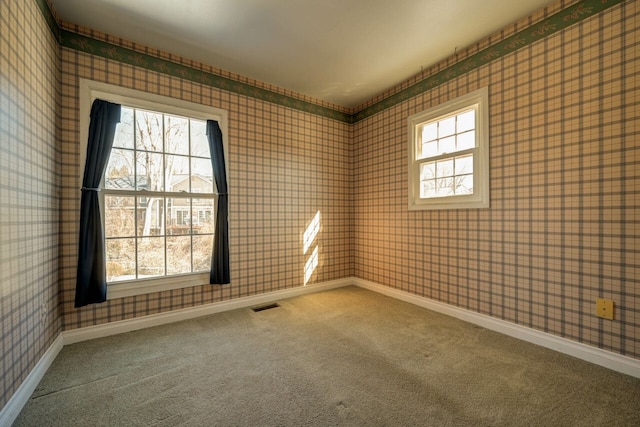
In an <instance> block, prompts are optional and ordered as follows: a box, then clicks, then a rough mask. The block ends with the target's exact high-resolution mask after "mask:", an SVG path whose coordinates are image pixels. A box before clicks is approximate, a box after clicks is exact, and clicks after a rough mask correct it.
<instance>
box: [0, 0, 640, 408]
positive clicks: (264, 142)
mask: <svg viewBox="0 0 640 427" xmlns="http://www.w3.org/2000/svg"><path fill="white" fill-rule="evenodd" d="M43 1H44V0H36V1H9V2H1V3H0V78H1V79H2V80H0V83H1V86H0V103H1V104H0V107H1V108H0V119H1V120H0V154H1V155H0V178H1V179H0V213H1V214H2V215H0V258H1V261H2V267H3V268H2V269H0V291H1V292H2V293H1V294H0V310H1V311H0V318H1V320H2V336H1V341H2V347H1V348H2V350H1V351H0V352H1V354H2V376H1V377H0V407H3V406H4V405H5V404H6V402H7V400H8V399H9V398H10V397H11V395H12V394H13V393H14V392H15V390H16V389H17V388H18V387H19V386H20V384H21V383H22V382H23V381H24V379H25V378H26V376H27V375H28V373H29V372H30V371H31V370H32V369H33V366H34V365H35V363H37V361H38V360H39V359H40V357H41V356H42V354H43V353H44V351H46V349H47V348H48V347H49V346H50V345H51V343H52V342H53V340H54V339H55V338H56V337H57V336H58V335H59V334H60V331H61V330H62V323H63V322H64V328H65V329H74V328H79V327H84V326H90V325H96V324H101V323H105V322H111V321H116V320H121V319H127V318H133V317H137V316H143V315H147V314H152V313H158V312H162V311H168V310H172V309H178V308H186V307H191V306H196V305H200V304H206V303H209V302H213V301H221V300H227V299H232V298H237V297H241V296H246V295H253V294H258V293H261V292H268V291H272V290H278V289H285V288H291V287H296V286H301V285H302V283H303V274H304V266H305V263H306V260H307V259H306V257H308V255H305V254H303V251H302V245H303V242H302V236H303V232H304V230H305V228H306V227H307V225H308V224H309V223H310V221H311V220H312V219H313V217H314V216H315V214H316V213H317V212H318V211H319V212H320V214H321V231H320V234H319V236H318V238H317V243H318V245H319V248H320V265H319V266H318V268H317V270H316V271H315V273H314V275H313V276H312V278H311V281H310V282H311V283H314V282H324V281H328V280H332V279H338V278H344V277H349V276H357V277H359V278H362V279H367V280H371V281H374V282H377V283H380V284H383V285H386V286H389V287H393V288H398V289H402V290H405V291H408V292H411V293H415V294H418V295H423V296H426V297H429V298H433V299H435V300H439V301H444V302H447V303H449V304H453V305H456V306H459V307H463V308H467V309H470V310H473V311H477V312H480V313H485V314H489V315H492V316H495V317H497V318H501V319H505V320H508V321H511V322H514V323H517V324H521V325H525V326H529V327H533V328H535V329H539V330H543V331H547V332H550V333H552V334H556V335H559V336H563V337H566V338H569V339H572V340H576V341H579V342H583V343H587V344H590V345H594V346H598V347H602V348H605V349H607V350H610V351H613V352H616V353H620V354H624V355H628V356H631V357H635V358H639V357H640V347H639V344H638V341H639V339H640V333H639V323H640V315H639V314H638V302H639V294H640V285H639V284H638V280H639V279H638V277H640V275H639V274H638V273H639V271H638V251H639V249H640V246H639V243H638V240H639V237H638V236H639V232H638V231H639V230H638V219H639V218H640V215H639V211H638V209H639V206H638V205H639V204H640V202H638V200H640V197H638V192H639V189H640V185H639V179H640V177H639V175H638V170H640V167H639V164H638V163H639V160H640V159H639V157H638V156H639V155H640V154H638V147H639V144H640V142H639V141H640V137H639V135H638V123H639V122H640V120H639V117H638V83H637V80H638V79H637V73H638V49H637V43H638V3H639V2H637V1H632V0H629V1H626V2H623V3H622V4H620V5H617V6H613V7H611V8H610V9H608V10H606V11H605V12H602V13H600V14H598V15H596V16H594V17H592V18H588V19H587V20H585V21H582V22H581V23H579V24H576V25H573V26H571V27H569V28H568V29H565V30H562V31H560V32H558V33H556V34H554V35H552V36H548V37H546V38H545V39H543V40H541V41H539V42H536V43H534V44H532V45H529V46H526V47H524V48H522V49H520V50H518V51H517V52H515V53H512V54H510V55H508V56H506V57H503V58H500V59H497V60H495V61H494V62H492V63H491V64H489V65H485V66H482V67H481V68H479V69H477V70H475V71H472V72H470V73H468V74H466V75H464V76H462V77H459V78H457V79H456V80H453V81H450V82H448V83H446V84H443V85H442V86H439V87H437V88H435V89H432V90H430V91H428V92H425V93H423V94H421V95H418V96H415V97H414V98H411V99H409V100H407V101H404V102H402V103H400V104H397V105H395V106H392V107H390V108H388V109H386V110H384V111H382V112H380V113H378V114H375V115H373V116H371V117H368V118H366V119H365V120H363V121H360V122H358V123H357V124H355V125H348V124H346V123H343V122H340V121H336V120H331V119H327V118H324V117H321V116H319V115H314V114H310V113H305V112H301V111H298V110H295V109H290V108H286V107H282V106H278V105H276V104H273V103H269V102H265V101H260V100H256V99H254V98H251V97H248V96H244V95H240V94H234V93H231V92H226V91H224V90H220V89H215V88H211V87H209V86H202V85H200V84H197V83H193V82H190V81H187V80H183V79H180V78H175V77H169V76H167V75H166V74H162V73H159V72H155V71H149V70H145V69H142V68H139V67H136V66H133V65H127V64H124V63H122V62H118V61H114V60H111V59H105V58H103V57H100V56H95V55H92V54H90V53H82V52H80V50H81V49H69V48H67V47H64V48H59V46H58V45H57V44H56V41H55V38H54V37H53V36H52V34H51V31H50V30H49V28H48V27H47V24H46V21H45V19H43V16H42V15H43V14H42V12H41V11H40V10H38V5H40V4H44V3H43ZM572 3H574V2H573V1H572V0H560V1H558V2H556V3H553V4H551V5H550V6H549V7H547V8H546V9H544V10H543V11H540V12H538V13H536V14H534V15H532V16H531V17H529V18H527V19H524V20H521V21H519V22H517V23H514V24H513V25H511V26H509V27H507V28H505V29H504V30H503V31H501V32H499V33H496V34H494V35H492V36H491V37H489V38H487V39H486V40H483V41H481V42H479V43H478V44H476V45H474V46H472V47H471V48H469V49H468V50H467V51H466V52H461V53H459V54H458V55H456V56H454V57H451V58H448V59H447V60H445V61H443V62H441V63H440V64H437V65H436V66H434V67H433V68H431V69H429V70H425V72H424V73H422V74H421V75H418V76H415V77H414V78H412V79H409V80H408V81H406V82H402V83H400V84H399V85H398V86H397V87H395V88H392V89H390V90H389V91H388V92H386V93H384V94H382V95H381V96H379V97H376V98H374V99H372V100H371V101H369V102H367V103H366V104H364V105H363V106H361V107H359V109H362V108H365V107H367V106H370V105H372V104H374V103H376V102H378V101H379V100H381V99H383V98H385V97H386V96H389V95H391V94H394V93H397V92H398V91H400V90H402V89H403V88H407V87H409V86H410V85H412V84H413V83H415V82H417V81H420V80H421V79H423V78H424V77H428V76H429V75H432V74H433V73H435V72H437V71H440V70H442V69H444V68H446V67H447V66H449V65H451V64H453V63H455V62H456V61H459V60H461V59H463V58H465V57H468V56H469V55H471V54H473V53H474V52H477V51H478V50H480V49H482V48H484V47H487V46H488V45H492V44H493V43H496V42H499V41H501V40H504V39H505V38H506V37H508V36H509V35H512V34H514V33H515V32H516V31H519V30H522V29H525V28H527V27H528V26H529V25H531V24H532V23H534V22H538V21H540V20H541V19H542V18H544V17H545V16H548V15H549V14H552V13H555V12H558V11H559V10H561V9H563V8H564V7H566V6H568V5H569V4H572ZM63 27H65V28H67V29H69V30H71V31H74V32H77V33H82V34H86V35H89V36H91V37H92V38H94V39H98V40H107V41H108V42H109V43H112V44H117V45H120V46H125V47H128V48H133V49H140V47H139V46H135V45H134V44H132V43H130V42H127V41H124V40H119V39H114V38H113V37H109V36H106V35H103V34H99V33H96V32H93V31H91V30H86V29H82V28H78V27H72V26H69V25H67V24H64V25H63ZM142 51H143V52H145V53H148V54H150V55H156V56H158V57H161V58H167V59H170V60H171V61H175V62H179V63H182V64H188V65H189V66H191V67H196V68H199V69H204V70H205V71H207V72H211V73H217V74H221V75H227V74H225V73H223V72H221V71H220V70H217V69H213V68H209V67H206V66H203V65H201V64H195V63H193V62H191V61H189V60H188V59H185V58H176V57H172V56H170V55H168V54H166V53H164V52H157V51H154V50H151V49H146V48H142ZM229 76H230V75H229ZM81 77H83V78H89V79H93V80H97V81H102V82H107V83H112V84H117V85H121V86H125V87H130V88H135V89H139V90H144V91H148V92H152V93H158V94H162V95H169V96H172V97H175V98H178V99H184V100H188V101H193V102H198V103H202V104H206V105H212V106H215V107H219V108H224V109H227V110H228V111H229V131H228V133H229V134H228V135H225V138H226V140H227V143H228V144H229V153H230V159H229V162H230V170H229V185H230V192H231V197H230V200H231V262H232V265H231V268H232V274H233V277H232V279H233V283H232V285H230V286H226V287H222V288H218V287H209V286H203V287H197V288H192V289H184V290H177V291H170V292H162V293H156V294H149V295H145V296H138V297H130V298H123V299H119V300H113V301H109V302H107V303H105V304H101V305H94V306H89V307H85V308H82V309H79V310H77V309H74V308H73V297H74V286H75V268H76V265H75V264H76V257H77V253H76V251H77V249H76V247H77V238H78V236H77V223H78V211H79V207H78V204H79V197H80V191H79V187H80V178H79V176H80V169H79V165H78V159H79V130H78V123H79V111H78V80H79V78H81ZM230 77H232V78H234V79H237V80H240V81H243V82H246V83H249V84H251V85H254V86H256V87H262V88H267V89H269V90H271V91H274V92H277V93H282V94H285V95H287V96H291V97H293V98H296V99H302V100H305V101H308V102H311V103H316V104H318V105H322V106H325V107H329V108H331V109H333V110H336V111H341V112H350V111H348V110H347V109H345V108H342V107H338V106H332V105H328V104H326V103H323V102H320V101H317V100H311V99H308V98H306V97H304V96H303V95H299V94H293V93H290V92H287V91H286V90H282V89H279V88H273V87H270V86H269V85H265V84H263V83H260V82H253V81H250V80H248V79H245V78H241V77H239V76H230ZM481 86H488V87H489V95H490V114H491V118H490V120H491V128H490V137H491V175H492V177H491V191H492V194H491V203H492V206H491V209H486V210H457V211H434V212H428V211H425V212H415V211H413V212H409V211H408V210H407V189H406V188H407V186H406V172H407V154H406V153H407V147H406V144H407V142H406V138H407V134H406V119H407V117H408V116H409V115H411V114H414V113H416V112H419V111H422V110H424V109H426V108H429V107H430V106H432V105H436V104H438V103H441V102H445V101H447V100H449V99H451V98H454V97H456V96H458V95H461V94H464V93H466V92H468V91H471V90H474V89H476V88H478V87H481ZM359 109H357V110H359ZM59 191H60V196H59V195H58V194H59V193H58V192H59ZM599 296H602V297H607V298H612V299H614V300H615V301H616V304H617V306H616V321H615V322H609V321H605V320H600V319H597V318H596V317H595V316H594V315H593V306H594V300H595V298H596V297H599Z"/></svg>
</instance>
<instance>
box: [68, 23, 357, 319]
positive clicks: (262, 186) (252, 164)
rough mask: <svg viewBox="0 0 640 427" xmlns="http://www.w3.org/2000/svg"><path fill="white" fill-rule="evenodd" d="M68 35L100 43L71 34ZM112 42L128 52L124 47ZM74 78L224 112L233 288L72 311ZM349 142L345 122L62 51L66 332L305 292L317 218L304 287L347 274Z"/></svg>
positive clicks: (76, 182) (76, 184)
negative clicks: (314, 262) (315, 257)
mask: <svg viewBox="0 0 640 427" xmlns="http://www.w3.org/2000/svg"><path fill="white" fill-rule="evenodd" d="M74 31H87V33H88V34H91V35H92V37H94V38H101V37H106V36H104V35H101V34H98V33H95V32H91V31H88V30H84V29H80V28H77V27H76V28H74ZM110 42H111V43H117V44H120V45H123V46H124V45H126V42H125V41H122V40H114V39H110ZM146 52H147V53H149V54H153V55H158V56H160V55H162V54H161V53H160V52H154V51H152V50H147V51H146ZM80 78H87V79H91V80H96V81H100V82H106V83H111V84H116V85H119V86H124V87H129V88H134V89H138V90H143V91H146V92H151V93H156V94H160V95H166V96H171V97H173V98H177V99H182V100H186V101H192V102H197V103H200V104H204V105H210V106H214V107H218V108H223V109H225V110H227V111H228V112H229V120H228V121H229V130H228V135H224V138H225V141H226V143H227V144H228V149H229V157H230V158H229V171H228V175H229V192H230V199H229V200H230V214H229V216H230V218H229V222H230V258H231V274H232V283H231V285H226V286H223V287H220V286H209V285H207V286H200V287H195V288H185V289H180V290H175V291H167V292H160V293H154V294H148V295H144V296H137V297H127V298H121V299H117V300H110V301H107V302H106V303H104V304H99V305H91V306H88V307H84V308H82V309H75V308H74V307H73V301H74V292H75V274H76V262H77V242H78V217H79V203H80V191H79V188H80V169H79V165H78V162H79V160H78V158H79V128H78V125H79V113H80V112H79V110H78V108H79V107H78V82H79V79H80ZM350 138H351V130H350V126H349V125H348V124H346V123H342V122H338V121H335V120H330V119H326V118H322V117H319V116H316V115H312V114H309V113H304V112H300V111H296V110H292V109H289V108H285V107H282V106H278V105H275V104H272V103H268V102H264V101H260V100H256V99H253V98H249V97H246V96H242V95H238V94H234V93H229V92H225V91H222V90H219V89H215V88H211V87H208V86H203V85H200V84H198V83H193V82H189V81H186V80H182V79H179V78H176V77H169V76H166V75H162V74H159V73H157V72H154V71H149V70H144V69H141V68H138V67H135V66H132V65H127V64H123V63H120V62H116V61H113V60H109V59H105V58H100V57H98V56H93V55H90V54H86V53H81V52H78V51H77V50H71V49H68V48H62V141H61V150H62V157H61V161H62V169H61V175H62V208H61V209H62V210H61V221H60V227H61V234H60V238H61V245H60V287H61V304H62V311H63V315H64V328H65V330H69V329H74V328H79V327H85V326H90V325H96V324H100V323H105V322H112V321H116V320H122V319H128V318H133V317H138V316H144V315H149V314H153V313H158V312H163V311H167V310H175V309H180V308H187V307H192V306H196V305H201V304H207V303H211V302H214V301H222V300H228V299H232V298H238V297H242V296H248V295H254V294H258V293H263V292H269V291H275V290H281V289H285V288H292V287H297V286H302V285H303V283H304V269H305V264H306V262H307V260H308V258H309V256H310V253H309V252H307V253H306V254H305V253H303V233H304V231H305V229H306V228H307V226H308V225H309V224H310V223H311V221H312V220H313V218H314V216H315V215H316V213H317V212H320V223H321V224H320V226H321V230H320V233H319V234H318V236H317V238H316V239H317V240H316V243H317V244H318V248H319V265H318V267H317V268H316V271H315V272H314V274H313V275H312V277H311V279H310V280H309V284H312V283H316V282H325V281H329V280H334V279H339V278H344V277H348V276H350V275H352V265H353V264H352V262H351V259H350V246H349V245H350V240H349V239H350V227H349V225H350V224H349V219H350V216H351V213H350V197H349V195H350V193H349V188H350V186H349V185H350V163H349V162H350V152H349V149H350V145H349V141H350ZM314 247H315V245H314ZM312 249H313V248H312Z"/></svg>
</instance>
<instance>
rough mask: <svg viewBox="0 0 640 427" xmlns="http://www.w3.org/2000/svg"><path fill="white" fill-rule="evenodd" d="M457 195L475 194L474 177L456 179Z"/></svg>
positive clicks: (458, 177) (465, 176)
mask: <svg viewBox="0 0 640 427" xmlns="http://www.w3.org/2000/svg"><path fill="white" fill-rule="evenodd" d="M455 191H456V194H473V175H463V176H457V177H456V189H455Z"/></svg>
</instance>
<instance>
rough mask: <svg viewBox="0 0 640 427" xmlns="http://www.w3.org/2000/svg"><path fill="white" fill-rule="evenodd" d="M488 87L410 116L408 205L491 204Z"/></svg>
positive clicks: (472, 206) (472, 205) (422, 206)
mask: <svg viewBox="0 0 640 427" xmlns="http://www.w3.org/2000/svg"><path fill="white" fill-rule="evenodd" d="M487 92H488V91H487V88H486V87H485V88H482V89H479V90H477V91H475V92H471V93H469V94H467V95H464V96H461V97H459V98H456V99H454V100H452V101H449V102H447V103H445V104H442V105H439V106H436V107H434V108H430V109H429V110H426V111H423V112H421V113H418V114H415V115H413V116H411V117H409V209H410V210H419V209H454V208H487V207H489V138H488V114H487V108H488V106H487V98H488V96H487Z"/></svg>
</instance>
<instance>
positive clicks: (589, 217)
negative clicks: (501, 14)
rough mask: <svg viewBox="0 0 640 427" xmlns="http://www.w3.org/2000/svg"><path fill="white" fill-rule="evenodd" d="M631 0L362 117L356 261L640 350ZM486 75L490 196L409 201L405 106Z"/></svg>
mask: <svg viewBox="0 0 640 427" xmlns="http://www.w3.org/2000/svg"><path fill="white" fill-rule="evenodd" d="M639 4H640V2H638V1H626V2H623V3H621V4H619V5H617V6H614V7H612V8H610V9H608V10H606V11H605V12H602V13H600V14H598V15H596V16H594V17H592V18H589V19H587V20H585V21H582V22H581V23H578V24H575V25H573V26H571V27H569V28H567V29H565V30H562V31H560V32H558V33H556V34H554V35H552V36H549V37H546V38H545V39H543V40H541V41H538V42H536V43H534V44H532V45H529V46H527V47H523V48H522V49H520V50H518V51H516V52H515V53H512V54H510V55H508V56H506V57H503V58H501V59H498V60H496V61H494V62H492V63H491V64H489V65H486V66H483V67H481V68H479V69H477V70H475V71H472V72H470V73H468V74H466V75H464V76H462V77H459V78H457V79H455V80H452V81H450V82H448V83H446V84H443V85H441V86H439V87H437V88H435V89H433V90H430V91H428V92H425V93H423V94H421V95H418V96H416V97H414V98H412V99H410V100H408V101H405V102H403V103H400V104H398V105H396V106H394V107H392V108H389V109H387V110H385V111H383V112H381V113H379V114H377V115H375V116H372V117H369V118H368V119H365V120H363V121H361V122H358V123H357V124H356V125H355V127H354V147H353V179H354V193H355V194H354V198H355V206H354V220H353V221H354V236H353V239H354V240H353V242H354V246H353V250H354V257H355V275H356V276H357V277H360V278H363V279H367V280H371V281H374V282H378V283H381V284H383V285H386V286H389V287H392V288H397V289H401V290H404V291H407V292H411V293H414V294H417V295H421V296H425V297H428V298H431V299H434V300H437V301H442V302H446V303H448V304H452V305H455V306H458V307H462V308H465V309H469V310H472V311H475V312H479V313H483V314H488V315H490V316H494V317H496V318H499V319H504V320H507V321H510V322H514V323H517V324H519V325H524V326H527V327H531V328H534V329H537V330H541V331H545V332H549V333H552V334H555V335H558V336H562V337H565V338H569V339H571V340H575V341H578V342H581V343H585V344H589V345H593V346H595V347H599V348H603V349H606V350H609V351H612V352H615V353H619V354H623V355H626V356H630V357H634V358H640V315H639V312H638V309H639V302H640V267H639V264H640V263H639V259H640V258H639V252H640V230H639V220H640V197H639V193H640V175H639V174H638V171H640V132H639V131H640V129H639V123H640V110H639V108H638V104H639V102H638V99H639V98H638V97H639V89H640V83H639V79H638V71H639V70H640V61H639V51H640V49H638V42H639V40H640V29H639V26H638V24H639V17H638V15H639V6H638V5H639ZM530 19H531V18H528V19H527V20H524V21H523V22H525V23H526V22H529V21H530ZM518 25H521V24H517V25H515V26H514V27H517V26H518ZM481 43H482V42H481ZM470 51H474V48H471V49H470ZM436 68H437V67H436ZM431 72H432V71H431V70H428V71H427V73H431ZM482 86H488V87H489V103H490V110H489V114H490V118H489V122H490V147H491V153H490V164H491V208H490V209H484V210H472V209H470V210H443V211H411V212H410V211H408V210H407V182H406V180H407V117H408V116H410V115H412V114H415V113H417V112H420V111H423V110H425V109H427V108H429V107H431V106H434V105H438V104H440V103H442V102H445V101H447V100H449V99H452V98H455V97H457V96H459V95H462V94H465V93H467V92H470V91H472V90H475V89H477V88H480V87H482ZM598 297H603V298H609V299H613V300H614V301H615V304H616V310H615V312H616V319H615V321H608V320H603V319H599V318H597V317H596V316H595V300H596V298H598Z"/></svg>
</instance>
